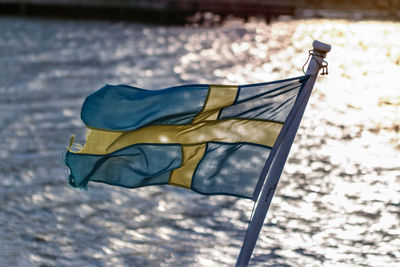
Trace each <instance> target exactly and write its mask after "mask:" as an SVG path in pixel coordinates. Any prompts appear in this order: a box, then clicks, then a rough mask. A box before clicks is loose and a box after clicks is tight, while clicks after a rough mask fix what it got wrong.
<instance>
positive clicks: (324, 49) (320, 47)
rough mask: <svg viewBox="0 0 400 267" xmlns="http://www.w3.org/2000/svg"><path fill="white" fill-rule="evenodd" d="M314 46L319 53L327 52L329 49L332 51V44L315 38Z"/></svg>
mask: <svg viewBox="0 0 400 267" xmlns="http://www.w3.org/2000/svg"><path fill="white" fill-rule="evenodd" d="M312 46H313V48H314V50H315V51H316V52H319V53H323V54H326V53H328V52H329V51H331V46H330V45H329V44H325V43H323V42H320V41H318V40H314V42H313V44H312Z"/></svg>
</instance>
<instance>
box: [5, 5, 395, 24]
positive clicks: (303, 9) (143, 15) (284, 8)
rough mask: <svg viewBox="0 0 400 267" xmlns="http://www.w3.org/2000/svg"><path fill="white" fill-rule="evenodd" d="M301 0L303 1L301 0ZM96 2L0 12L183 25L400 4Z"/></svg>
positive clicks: (378, 14) (386, 15) (379, 12)
mask: <svg viewBox="0 0 400 267" xmlns="http://www.w3.org/2000/svg"><path fill="white" fill-rule="evenodd" d="M300 2H301V1H300ZM147 3H148V4H145V5H143V4H142V5H139V4H132V3H129V1H126V3H125V4H123V3H122V4H121V3H118V2H114V3H113V4H107V5H106V4H96V2H90V1H89V2H81V3H79V2H73V1H71V2H63V3H58V4H54V3H50V4H49V3H46V2H35V1H7V2H0V16H1V15H7V16H9V15H11V16H24V17H45V18H46V17H47V18H67V19H68V18H69V19H84V20H91V19H101V20H118V21H135V22H145V23H154V24H166V25H182V24H187V23H193V22H194V23H199V24H203V23H204V22H205V23H220V22H223V21H224V20H225V19H226V18H227V17H229V16H234V17H238V18H242V19H244V20H248V19H249V18H250V17H260V18H264V19H265V21H266V22H267V23H270V22H271V21H273V20H275V19H276V18H278V17H280V16H282V15H284V16H289V17H292V18H335V19H340V18H343V19H356V20H360V19H375V20H376V19H377V20H397V21H398V20H400V7H397V6H396V7H395V8H391V7H390V6H389V7H375V9H374V8H371V7H368V8H366V7H364V8H357V7H355V6H348V7H347V6H340V7H338V6H325V7H321V9H319V8H316V7H314V6H306V5H304V4H293V3H290V1H286V2H285V1H283V4H266V3H263V2H261V3H256V4H255V3H250V4H249V3H241V4H239V3H235V4H227V3H228V2H226V1H214V2H211V1H204V2H203V1H189V2H188V3H187V4H186V5H185V4H184V2H182V1H164V2H163V4H162V5H156V4H155V3H153V4H152V1H149V2H147Z"/></svg>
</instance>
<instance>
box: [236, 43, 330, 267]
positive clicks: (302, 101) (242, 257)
mask: <svg viewBox="0 0 400 267" xmlns="http://www.w3.org/2000/svg"><path fill="white" fill-rule="evenodd" d="M313 48H314V49H313V50H312V51H310V56H311V61H310V63H309V65H308V69H307V72H306V75H310V78H309V79H308V81H307V83H306V85H305V86H304V88H303V90H302V92H301V94H300V96H299V98H298V100H297V101H299V105H298V107H297V110H296V113H295V116H294V117H293V119H292V122H291V123H290V124H289V128H288V129H287V132H286V134H285V136H284V137H283V138H282V141H281V143H280V145H279V148H278V150H277V153H276V155H275V157H274V160H273V162H272V164H271V166H270V170H269V171H268V174H267V178H266V182H265V184H264V186H263V188H262V191H261V195H260V197H259V198H258V201H257V204H256V208H255V211H254V215H253V218H252V220H251V222H250V225H249V228H248V230H247V232H246V236H245V239H244V241H243V245H242V248H241V250H240V253H239V256H238V258H237V261H236V267H244V266H247V265H248V263H249V261H250V258H251V255H252V253H253V249H254V246H255V244H256V242H257V239H258V236H259V234H260V231H261V227H262V225H263V223H264V220H265V217H266V215H267V212H268V208H269V206H270V204H271V201H272V197H273V196H274V193H275V189H276V187H277V185H278V182H279V179H280V176H281V173H282V170H283V167H284V165H285V162H286V159H287V156H288V154H289V151H290V148H291V146H292V143H293V140H294V138H295V136H296V132H297V129H298V127H299V125H300V122H301V119H302V117H303V113H304V110H305V108H306V106H307V102H308V99H309V98H310V95H311V92H312V89H313V87H314V84H315V81H316V79H317V76H318V72H319V70H320V69H321V68H323V73H322V74H327V64H326V62H325V61H324V58H325V56H326V54H327V53H328V52H329V51H330V50H331V46H330V45H327V44H324V43H321V42H319V41H314V42H313Z"/></svg>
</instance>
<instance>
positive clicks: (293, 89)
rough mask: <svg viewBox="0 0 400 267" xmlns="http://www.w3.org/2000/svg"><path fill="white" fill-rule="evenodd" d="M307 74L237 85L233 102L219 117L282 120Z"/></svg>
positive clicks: (291, 105)
mask: <svg viewBox="0 0 400 267" xmlns="http://www.w3.org/2000/svg"><path fill="white" fill-rule="evenodd" d="M307 78H308V77H307V76H304V77H300V78H293V79H289V80H285V81H278V82H271V83H260V84H250V85H242V86H239V93H238V95H237V97H236V100H235V103H234V104H233V105H231V106H229V107H226V108H224V109H222V111H221V113H220V118H221V119H228V118H251V119H262V120H272V121H279V122H284V121H285V119H286V117H287V116H288V114H289V112H290V110H291V109H292V107H293V104H294V102H295V100H296V98H297V95H298V94H299V92H300V91H301V88H303V86H304V84H305V82H306V81H307Z"/></svg>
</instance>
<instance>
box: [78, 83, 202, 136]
mask: <svg viewBox="0 0 400 267" xmlns="http://www.w3.org/2000/svg"><path fill="white" fill-rule="evenodd" d="M207 93H208V85H185V86H177V87H171V88H167V89H162V90H144V89H141V88H137V87H131V86H127V85H106V86H104V87H103V88H101V89H99V90H98V91H96V92H95V93H93V94H91V95H89V96H88V97H87V98H86V100H85V102H84V103H83V106H82V112H81V118H82V121H83V122H84V123H85V124H86V125H87V126H89V127H92V128H97V129H108V130H124V131H127V130H135V129H138V128H140V127H142V126H145V125H146V126H148V125H155V124H158V125H166V124H187V123H189V122H190V121H191V120H192V119H193V118H194V117H195V116H196V115H197V114H198V113H199V112H200V111H201V109H202V108H203V105H204V102H205V99H206V98H207Z"/></svg>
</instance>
